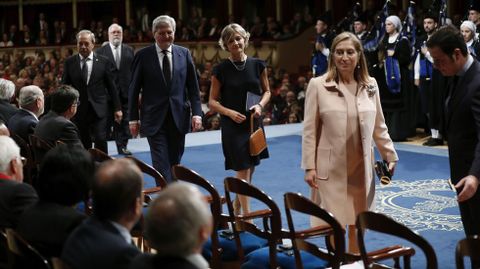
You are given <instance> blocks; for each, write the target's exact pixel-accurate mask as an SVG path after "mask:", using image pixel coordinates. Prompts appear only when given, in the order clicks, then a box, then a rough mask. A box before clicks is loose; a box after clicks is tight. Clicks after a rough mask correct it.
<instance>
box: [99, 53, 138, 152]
mask: <svg viewBox="0 0 480 269" xmlns="http://www.w3.org/2000/svg"><path fill="white" fill-rule="evenodd" d="M96 52H97V53H98V54H101V55H103V56H105V57H106V58H107V59H109V60H110V62H111V63H112V64H113V65H115V58H114V56H113V51H112V48H111V47H110V44H107V45H105V46H103V47H101V48H99V49H97V50H96ZM133 57H134V52H133V49H132V47H130V46H128V45H126V44H122V45H121V54H120V68H115V71H116V72H115V73H114V75H115V83H116V84H117V90H118V95H119V99H120V104H121V107H122V113H123V118H122V121H121V122H120V124H118V123H117V122H115V121H113V132H114V138H115V142H116V144H117V149H118V150H120V149H122V148H124V149H125V148H126V147H127V144H128V139H129V138H130V130H129V129H128V85H129V84H130V80H131V78H132V62H133ZM115 67H116V65H115Z"/></svg>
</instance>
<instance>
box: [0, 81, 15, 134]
mask: <svg viewBox="0 0 480 269" xmlns="http://www.w3.org/2000/svg"><path fill="white" fill-rule="evenodd" d="M14 95H15V84H13V82H11V81H10V80H7V79H3V78H0V120H2V121H3V122H5V124H6V125H7V126H8V124H7V123H8V120H9V119H10V118H11V117H12V116H13V114H15V112H17V110H18V108H17V107H16V106H14V105H13V104H11V103H10V101H12V97H13V96H14Z"/></svg>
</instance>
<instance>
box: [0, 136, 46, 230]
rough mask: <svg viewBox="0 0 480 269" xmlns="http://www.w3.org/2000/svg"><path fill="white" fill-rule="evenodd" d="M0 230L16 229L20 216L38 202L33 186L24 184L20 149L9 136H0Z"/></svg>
mask: <svg viewBox="0 0 480 269" xmlns="http://www.w3.org/2000/svg"><path fill="white" fill-rule="evenodd" d="M0 148H1V149H2V150H0V228H15V227H16V225H17V222H18V218H19V216H20V214H21V213H22V212H23V211H24V210H25V209H26V208H28V207H29V206H31V205H33V204H34V203H35V202H36V201H37V200H38V197H37V193H36V192H35V190H34V189H33V188H32V186H30V185H28V184H25V183H23V182H22V181H23V163H22V157H21V156H20V148H19V147H18V146H17V144H16V143H15V141H13V139H11V138H10V137H8V136H0Z"/></svg>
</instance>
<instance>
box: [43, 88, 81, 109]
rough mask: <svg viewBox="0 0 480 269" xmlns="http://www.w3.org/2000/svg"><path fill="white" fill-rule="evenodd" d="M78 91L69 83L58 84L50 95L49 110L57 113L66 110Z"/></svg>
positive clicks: (75, 99) (74, 100) (77, 95)
mask: <svg viewBox="0 0 480 269" xmlns="http://www.w3.org/2000/svg"><path fill="white" fill-rule="evenodd" d="M79 96H80V95H79V93H78V91H77V90H76V89H75V88H73V87H72V86H70V85H60V87H58V88H57V89H56V90H55V91H54V92H53V93H52V94H51V97H50V102H51V108H50V109H51V110H53V111H54V112H56V113H57V114H61V113H64V112H65V111H67V110H68V109H69V108H70V107H71V106H72V105H73V104H74V103H75V102H77V100H78V98H79Z"/></svg>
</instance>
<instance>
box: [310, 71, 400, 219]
mask: <svg viewBox="0 0 480 269" xmlns="http://www.w3.org/2000/svg"><path fill="white" fill-rule="evenodd" d="M325 77H326V75H323V76H321V77H317V78H314V79H312V80H311V81H310V82H309V83H308V89H307V96H306V98H305V120H304V123H303V137H302V168H303V169H305V170H307V169H316V172H317V178H318V180H317V184H318V189H312V200H313V201H315V202H316V203H317V204H320V205H321V206H322V207H323V208H326V209H327V210H328V211H330V212H332V213H333V215H335V217H336V218H337V219H338V221H339V222H340V223H341V224H342V225H347V224H354V223H355V218H356V215H355V214H354V213H355V212H352V211H351V210H350V209H351V208H353V206H348V207H347V206H346V205H347V204H348V197H347V185H348V184H347V179H348V176H347V163H348V162H347V147H346V144H347V139H349V137H348V134H347V119H348V118H347V111H349V110H351V109H355V108H353V107H349V106H347V105H348V104H347V101H346V100H345V98H346V97H345V95H346V94H350V93H348V92H346V91H348V90H347V89H344V88H341V87H339V85H338V84H337V83H336V82H326V81H325ZM356 99H357V102H358V106H357V109H358V121H359V131H360V137H361V138H362V139H361V144H362V145H361V146H362V151H363V163H364V177H363V178H361V179H359V180H362V181H363V182H364V185H363V188H361V186H359V187H358V190H359V191H358V193H361V194H359V195H358V196H356V197H355V203H356V204H357V206H356V207H355V208H358V207H360V208H364V210H369V209H373V208H372V206H373V200H374V194H375V182H374V181H373V179H374V175H373V160H374V154H373V142H375V144H376V145H377V149H378V150H379V152H380V154H381V156H382V158H383V159H384V160H387V161H389V162H391V161H396V160H398V157H397V153H396V152H395V149H394V147H393V142H392V140H391V139H390V136H389V134H388V129H387V126H386V125H385V119H384V117H383V112H382V106H381V104H380V95H379V89H378V85H377V82H376V81H375V79H374V78H370V81H369V83H368V85H367V86H363V87H360V89H359V92H358V95H357V97H356ZM357 102H356V103H357ZM355 105H357V104H355ZM347 208H350V209H347Z"/></svg>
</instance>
